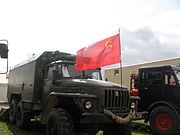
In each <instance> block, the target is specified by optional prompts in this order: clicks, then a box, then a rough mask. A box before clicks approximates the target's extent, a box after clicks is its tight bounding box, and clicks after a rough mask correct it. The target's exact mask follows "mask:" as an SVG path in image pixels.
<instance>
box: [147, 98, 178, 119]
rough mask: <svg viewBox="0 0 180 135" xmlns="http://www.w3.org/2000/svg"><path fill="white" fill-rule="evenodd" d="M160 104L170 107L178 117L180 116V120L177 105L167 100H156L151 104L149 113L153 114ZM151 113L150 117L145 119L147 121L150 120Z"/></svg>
mask: <svg viewBox="0 0 180 135" xmlns="http://www.w3.org/2000/svg"><path fill="white" fill-rule="evenodd" d="M158 106H167V107H169V108H170V109H172V110H173V112H174V113H175V115H176V117H177V118H178V120H180V115H179V113H178V110H177V109H176V106H175V105H173V104H172V103H169V102H166V101H160V102H155V103H153V104H152V105H150V106H149V107H148V109H147V111H148V112H149V115H150V114H151V112H152V111H153V110H154V109H155V108H156V107H158ZM149 115H148V117H147V118H146V119H145V122H147V121H149Z"/></svg>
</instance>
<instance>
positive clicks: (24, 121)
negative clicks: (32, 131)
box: [16, 100, 30, 128]
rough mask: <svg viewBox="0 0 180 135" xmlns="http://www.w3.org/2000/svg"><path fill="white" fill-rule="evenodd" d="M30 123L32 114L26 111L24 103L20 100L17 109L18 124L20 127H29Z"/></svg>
mask: <svg viewBox="0 0 180 135" xmlns="http://www.w3.org/2000/svg"><path fill="white" fill-rule="evenodd" d="M29 124H30V116H28V115H27V113H25V112H24V109H23V103H22V101H21V100H20V101H19V103H18V105H17V109H16V126H17V127H18V128H27V127H28V126H29Z"/></svg>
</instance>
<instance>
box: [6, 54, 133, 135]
mask: <svg viewBox="0 0 180 135" xmlns="http://www.w3.org/2000/svg"><path fill="white" fill-rule="evenodd" d="M74 64H75V56H73V55H71V54H68V53H63V52H59V51H55V52H44V53H42V54H40V55H38V56H33V57H32V58H30V59H28V60H27V61H25V62H23V63H20V64H19V65H17V66H15V67H14V68H13V69H12V70H10V72H9V82H8V92H7V96H8V101H9V106H10V108H9V120H10V122H12V123H15V124H16V125H17V127H19V128H26V127H27V126H28V125H29V122H30V120H31V119H32V118H34V117H35V116H36V117H39V118H40V121H41V124H45V125H46V134H47V135H76V134H90V135H95V134H96V133H97V132H98V131H99V130H102V131H103V132H104V135H120V134H121V135H130V134H131V130H130V127H129V126H128V123H129V122H130V120H131V119H132V113H130V111H132V109H131V107H132V108H134V106H135V104H134V102H133V103H132V104H131V103H130V95H129V91H128V89H127V88H126V87H122V86H120V85H118V84H114V83H110V82H106V81H100V80H96V79H93V78H98V77H100V74H99V75H98V73H100V72H99V70H98V69H97V70H91V71H83V72H76V71H74Z"/></svg>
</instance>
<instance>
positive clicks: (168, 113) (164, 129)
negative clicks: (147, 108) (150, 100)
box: [149, 106, 177, 135]
mask: <svg viewBox="0 0 180 135" xmlns="http://www.w3.org/2000/svg"><path fill="white" fill-rule="evenodd" d="M149 122H150V125H151V128H152V132H153V134H155V135H176V134H177V132H176V131H177V130H176V129H177V118H176V115H175V113H174V112H173V110H171V109H170V108H169V107H167V106H159V107H156V108H155V109H154V110H153V111H152V112H151V113H150V116H149Z"/></svg>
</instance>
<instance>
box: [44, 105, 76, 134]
mask: <svg viewBox="0 0 180 135" xmlns="http://www.w3.org/2000/svg"><path fill="white" fill-rule="evenodd" d="M74 131H75V130H74V125H73V121H72V118H71V115H70V114H69V113H68V112H67V111H66V110H64V109H62V108H54V109H52V111H51V113H50V114H49V118H48V123H47V125H46V135H74V134H75V133H74Z"/></svg>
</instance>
